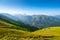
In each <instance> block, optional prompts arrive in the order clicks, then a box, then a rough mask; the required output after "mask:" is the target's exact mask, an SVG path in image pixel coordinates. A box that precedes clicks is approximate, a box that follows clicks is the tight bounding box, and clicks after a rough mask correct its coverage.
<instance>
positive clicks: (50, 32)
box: [32, 26, 60, 36]
mask: <svg viewBox="0 0 60 40" xmlns="http://www.w3.org/2000/svg"><path fill="white" fill-rule="evenodd" d="M32 34H34V35H35V36H39V35H40V36H60V26H55V27H49V28H44V29H42V30H37V31H35V32H32Z"/></svg>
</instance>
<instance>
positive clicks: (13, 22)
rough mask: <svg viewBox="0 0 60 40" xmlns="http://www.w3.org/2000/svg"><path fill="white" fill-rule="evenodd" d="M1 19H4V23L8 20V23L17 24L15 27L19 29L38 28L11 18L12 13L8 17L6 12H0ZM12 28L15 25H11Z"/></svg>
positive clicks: (32, 29) (29, 29) (33, 29)
mask: <svg viewBox="0 0 60 40" xmlns="http://www.w3.org/2000/svg"><path fill="white" fill-rule="evenodd" d="M0 20H1V21H3V23H5V22H7V24H11V25H15V27H16V28H18V29H19V28H22V29H23V30H27V31H35V30H38V28H37V27H34V26H31V25H28V24H25V23H23V22H21V21H16V20H13V18H11V15H10V16H9V17H8V16H6V14H0ZM1 23H2V22H1ZM3 25H4V24H3ZM17 26H18V27H17ZM11 28H13V27H12V26H11Z"/></svg>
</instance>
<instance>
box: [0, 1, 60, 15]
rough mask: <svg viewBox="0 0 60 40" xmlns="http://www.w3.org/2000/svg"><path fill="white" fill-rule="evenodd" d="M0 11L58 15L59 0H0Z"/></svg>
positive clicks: (59, 13)
mask: <svg viewBox="0 0 60 40" xmlns="http://www.w3.org/2000/svg"><path fill="white" fill-rule="evenodd" d="M0 13H9V14H24V15H60V0H0Z"/></svg>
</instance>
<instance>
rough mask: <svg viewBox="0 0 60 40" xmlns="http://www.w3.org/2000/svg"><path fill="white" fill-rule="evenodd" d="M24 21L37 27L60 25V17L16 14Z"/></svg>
mask: <svg viewBox="0 0 60 40" xmlns="http://www.w3.org/2000/svg"><path fill="white" fill-rule="evenodd" d="M15 16H16V17H17V18H19V19H20V20H21V21H22V22H24V23H26V24H29V25H32V26H34V27H37V28H40V29H41V28H45V27H50V26H60V19H59V18H55V17H53V16H47V15H31V16H30V15H15Z"/></svg>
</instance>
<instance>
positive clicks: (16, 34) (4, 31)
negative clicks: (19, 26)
mask: <svg viewBox="0 0 60 40" xmlns="http://www.w3.org/2000/svg"><path fill="white" fill-rule="evenodd" d="M29 35H30V33H29V32H27V31H22V30H16V29H8V28H0V40H23V39H24V38H23V37H27V36H29Z"/></svg>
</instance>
